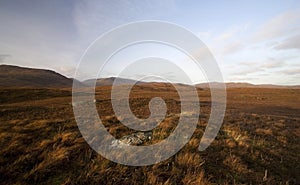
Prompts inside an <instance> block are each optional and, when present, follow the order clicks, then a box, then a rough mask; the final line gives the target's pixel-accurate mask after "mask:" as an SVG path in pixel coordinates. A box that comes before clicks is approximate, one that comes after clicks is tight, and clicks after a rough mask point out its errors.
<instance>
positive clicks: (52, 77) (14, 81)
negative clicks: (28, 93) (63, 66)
mask: <svg viewBox="0 0 300 185" xmlns="http://www.w3.org/2000/svg"><path fill="white" fill-rule="evenodd" d="M77 83H80V82H79V81H78V82H77ZM72 84H73V79H70V78H67V77H65V76H63V75H61V74H59V73H56V72H54V71H51V70H45V69H34V68H25V67H19V66H12V65H0V87H72Z"/></svg>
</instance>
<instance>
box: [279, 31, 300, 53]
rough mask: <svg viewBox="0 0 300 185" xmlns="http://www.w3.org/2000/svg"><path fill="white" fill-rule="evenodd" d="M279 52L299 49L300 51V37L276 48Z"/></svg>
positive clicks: (288, 39) (288, 40)
mask: <svg viewBox="0 0 300 185" xmlns="http://www.w3.org/2000/svg"><path fill="white" fill-rule="evenodd" d="M274 49H277V50H286V49H297V50H300V35H295V36H292V37H289V38H287V39H285V40H284V41H282V42H281V43H280V44H278V45H277V46H275V47H274Z"/></svg>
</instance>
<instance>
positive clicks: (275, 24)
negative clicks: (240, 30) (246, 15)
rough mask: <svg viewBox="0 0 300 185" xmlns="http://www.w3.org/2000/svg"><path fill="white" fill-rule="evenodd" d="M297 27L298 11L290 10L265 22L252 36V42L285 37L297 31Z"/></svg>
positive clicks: (298, 23)
mask: <svg viewBox="0 0 300 185" xmlns="http://www.w3.org/2000/svg"><path fill="white" fill-rule="evenodd" d="M297 26H298V28H297ZM299 26H300V14H299V10H290V11H288V12H285V13H282V14H280V15H278V16H276V17H274V18H272V19H271V20H269V21H267V22H265V23H264V24H263V25H262V26H261V27H260V28H259V29H258V31H257V32H256V33H255V34H254V37H253V40H254V41H256V42H260V41H265V40H269V39H273V38H278V37H282V36H286V35H287V34H291V33H295V32H297V31H299Z"/></svg>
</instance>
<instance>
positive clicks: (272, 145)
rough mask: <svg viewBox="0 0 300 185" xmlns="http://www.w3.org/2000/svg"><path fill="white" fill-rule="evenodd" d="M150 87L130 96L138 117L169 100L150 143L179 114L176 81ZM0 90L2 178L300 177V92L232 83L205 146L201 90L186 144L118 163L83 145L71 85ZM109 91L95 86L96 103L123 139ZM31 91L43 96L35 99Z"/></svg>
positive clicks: (154, 180)
mask: <svg viewBox="0 0 300 185" xmlns="http://www.w3.org/2000/svg"><path fill="white" fill-rule="evenodd" d="M153 88H155V89H156V90H155V92H153ZM153 88H152V87H151V86H149V84H147V85H145V86H137V87H135V89H134V90H133V91H132V93H131V100H130V105H131V107H132V109H133V112H134V113H135V114H136V115H137V116H139V117H141V118H146V117H147V116H149V110H148V103H149V101H150V100H151V98H152V97H155V96H160V97H162V98H163V99H164V100H165V101H166V102H167V107H168V111H167V112H168V115H167V117H166V118H165V120H164V121H163V122H162V123H161V124H160V125H159V126H158V127H156V128H155V129H154V130H153V140H152V141H151V142H148V143H146V145H149V144H153V143H157V142H159V141H161V140H162V139H164V138H166V137H167V136H168V135H169V134H170V133H171V132H172V131H173V130H174V128H175V127H176V126H177V121H178V118H179V113H180V102H179V101H178V98H179V97H178V94H177V93H176V92H175V91H174V89H172V87H171V86H161V85H159V84H155V86H153ZM166 88H167V89H166ZM0 91H1V92H0V96H1V97H0V98H1V105H0V107H1V108H0V146H1V149H0V184H299V183H300V179H299V174H298V173H299V171H300V165H299V164H300V163H299V151H300V144H299V139H300V127H299V123H300V122H299V120H300V117H299V115H300V112H299V110H300V109H299V108H300V107H299V106H300V105H299V102H300V101H299V97H300V96H299V95H300V91H299V90H290V89H281V90H272V89H255V90H253V89H251V90H245V89H229V90H228V105H227V107H228V109H227V112H226V116H225V120H224V124H223V126H222V128H221V130H220V132H219V135H218V136H217V138H216V140H215V141H214V142H213V143H212V145H211V146H210V147H209V148H208V149H207V150H206V151H204V152H199V151H198V150H197V147H198V145H199V143H200V139H201V136H202V134H203V132H204V129H205V126H206V124H207V121H208V118H209V113H210V103H209V101H210V97H209V91H208V90H199V96H200V100H201V103H202V104H201V106H202V107H201V116H200V120H199V123H198V125H197V129H196V131H195V133H194V135H193V136H192V138H191V140H190V141H189V143H188V144H187V145H186V146H185V147H184V148H183V149H182V150H181V151H180V152H178V153H177V154H176V155H175V156H173V157H171V158H169V159H168V160H166V161H163V162H160V163H158V164H154V165H151V166H145V167H130V166H123V165H119V164H116V163H114V162H111V161H109V160H107V159H105V158H103V157H102V156H100V155H98V154H97V153H96V152H94V151H93V150H92V149H91V148H90V147H89V146H88V145H87V144H86V142H85V141H84V139H83V138H82V136H81V134H80V132H79V130H78V128H77V125H76V122H75V120H74V117H73V111H72V106H71V103H70V101H71V93H70V90H68V89H64V90H62V89H61V90H60V89H34V90H33V89H22V91H19V90H17V91H15V90H13V89H4V90H0ZM7 92H9V94H7ZM109 92H110V87H102V88H99V89H97V92H96V93H97V99H103V101H101V103H98V104H97V108H98V109H99V115H100V117H101V119H102V120H103V123H104V125H105V126H106V127H107V129H108V130H109V132H110V133H111V134H112V135H114V136H115V137H117V138H119V137H122V136H124V135H127V134H129V133H132V132H133V130H131V129H129V128H127V127H125V126H124V125H122V124H121V123H120V120H122V119H125V117H123V118H122V117H121V118H119V119H117V118H116V117H115V116H114V114H113V110H112V107H111V105H110V101H109ZM45 93H46V94H45ZM32 94H34V95H37V94H38V95H39V96H38V97H39V98H35V99H32V97H31V95H32ZM295 102H298V104H297V103H295Z"/></svg>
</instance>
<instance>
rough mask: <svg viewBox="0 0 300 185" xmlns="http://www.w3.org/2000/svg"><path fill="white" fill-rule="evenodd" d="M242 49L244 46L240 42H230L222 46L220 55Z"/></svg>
mask: <svg viewBox="0 0 300 185" xmlns="http://www.w3.org/2000/svg"><path fill="white" fill-rule="evenodd" d="M243 48H244V45H243V44H242V43H241V42H240V41H235V42H231V43H229V44H227V45H225V46H224V49H223V50H222V53H223V54H224V55H227V54H231V53H235V52H237V51H239V50H241V49H243Z"/></svg>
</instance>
